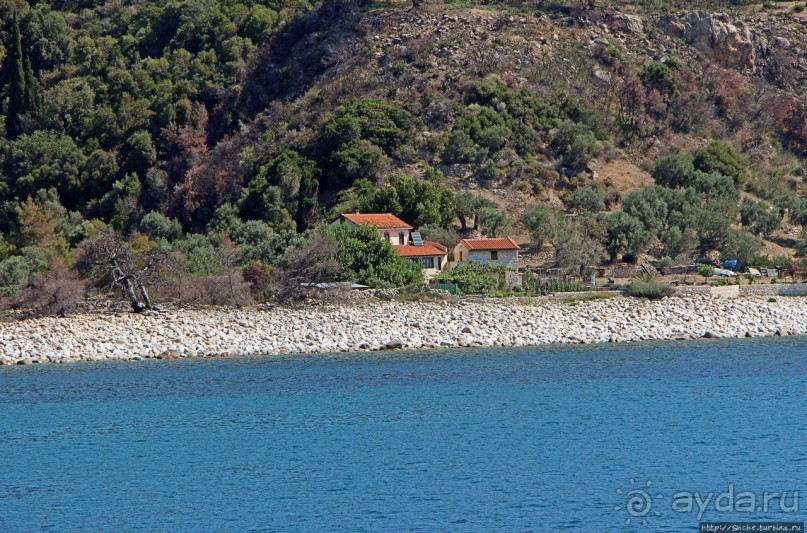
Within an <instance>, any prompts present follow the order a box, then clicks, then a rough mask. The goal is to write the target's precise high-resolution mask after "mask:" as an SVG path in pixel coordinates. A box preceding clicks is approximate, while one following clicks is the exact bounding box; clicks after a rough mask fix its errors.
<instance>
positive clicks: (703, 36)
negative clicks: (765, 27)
mask: <svg viewBox="0 0 807 533" xmlns="http://www.w3.org/2000/svg"><path fill="white" fill-rule="evenodd" d="M662 27H663V28H664V29H665V31H666V32H667V33H668V34H669V35H672V36H674V37H680V38H681V39H683V40H685V41H686V42H688V43H689V44H691V45H692V46H694V47H695V48H696V49H698V50H700V51H701V52H704V53H707V54H710V55H711V56H712V58H713V59H714V60H715V61H717V62H718V63H720V64H721V65H723V66H726V67H733V68H739V69H746V70H751V71H753V70H754V69H755V67H756V53H755V47H754V41H753V38H752V36H751V31H750V30H749V29H748V27H747V26H746V25H745V23H744V22H742V21H738V22H736V23H731V22H729V17H728V15H726V14H725V13H705V12H702V11H696V12H691V13H686V14H685V15H683V16H681V17H676V18H667V19H665V20H664V21H662Z"/></svg>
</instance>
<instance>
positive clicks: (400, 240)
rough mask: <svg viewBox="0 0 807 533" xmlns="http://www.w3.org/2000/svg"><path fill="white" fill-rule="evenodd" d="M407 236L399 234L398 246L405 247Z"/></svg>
mask: <svg viewBox="0 0 807 533" xmlns="http://www.w3.org/2000/svg"><path fill="white" fill-rule="evenodd" d="M405 237H406V236H405V235H404V234H403V233H399V234H398V244H400V245H403V244H405Z"/></svg>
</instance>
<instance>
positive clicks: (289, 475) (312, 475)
mask: <svg viewBox="0 0 807 533" xmlns="http://www.w3.org/2000/svg"><path fill="white" fill-rule="evenodd" d="M805 408H807V338H803V337H801V338H794V337H791V338H773V339H748V340H738V341H726V340H713V341H695V342H680V343H677V342H667V343H643V344H631V345H607V346H586V347H545V348H523V349H506V350H503V349H472V350H471V349H469V350H454V351H451V350H448V351H431V352H388V353H382V354H379V353H373V354H352V355H333V356H301V357H276V356H271V357H244V358H234V359H205V360H171V361H143V362H137V363H133V362H129V363H75V364H70V365H43V366H36V365H32V366H27V367H14V368H11V367H0V530H2V531H30V530H57V531H74V530H104V531H129V530H148V531H153V530H158V531H160V530H163V531H330V530H341V531H381V530H383V531H562V530H569V531H592V532H611V531H614V532H616V531H674V532H680V531H697V525H698V522H699V519H700V520H703V521H729V520H744V521H772V520H776V521H798V522H802V521H804V520H805V514H807V513H806V512H805V510H807V446H806V445H807V411H806V409H805ZM782 492H786V493H787V495H786V497H785V498H784V499H781V498H780V499H778V500H777V499H772V500H771V499H770V494H771V493H778V494H779V495H781V493H782ZM794 492H798V493H800V497H801V498H803V499H804V500H805V501H802V500H801V499H799V500H795V497H794ZM721 493H722V499H719V500H718V501H715V498H717V497H718V496H720V495H721ZM766 493H768V497H769V502H768V506H767V507H768V508H767V509H763V508H762V507H763V497H764V496H765V494H766ZM709 494H711V495H712V498H711V500H710V503H708V504H706V505H704V506H703V507H704V509H705V511H704V513H703V514H702V515H701V516H700V517H699V516H698V515H699V505H698V500H697V499H695V498H696V497H697V498H700V500H701V503H703V502H704V501H709V500H707V498H708V497H709ZM741 494H742V495H743V496H742V498H743V499H742V500H741V499H740V497H739V495H741ZM687 495H688V497H689V498H691V499H690V500H689V501H690V502H694V503H693V508H692V509H691V511H687V510H686V505H684V504H685V503H686V501H687ZM750 496H753V497H754V500H755V501H754V502H753V506H754V511H753V512H748V511H749V506H748V504H749V497H750ZM674 504H675V505H677V507H676V508H674ZM718 504H719V506H718Z"/></svg>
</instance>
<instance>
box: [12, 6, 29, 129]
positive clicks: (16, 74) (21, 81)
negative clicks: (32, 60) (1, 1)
mask: <svg viewBox="0 0 807 533" xmlns="http://www.w3.org/2000/svg"><path fill="white" fill-rule="evenodd" d="M10 45H11V46H10V49H9V51H8V56H7V63H6V68H7V72H8V111H7V112H6V136H7V137H8V138H9V139H16V138H17V137H18V136H19V135H20V133H21V129H22V127H21V124H20V122H21V121H20V117H21V116H22V114H23V113H25V107H26V105H25V104H26V102H25V100H26V93H27V92H28V89H27V88H26V83H25V66H24V60H23V55H22V35H21V34H20V21H19V19H18V17H17V12H16V10H15V11H14V15H13V18H12V20H11V43H10ZM29 95H30V93H29Z"/></svg>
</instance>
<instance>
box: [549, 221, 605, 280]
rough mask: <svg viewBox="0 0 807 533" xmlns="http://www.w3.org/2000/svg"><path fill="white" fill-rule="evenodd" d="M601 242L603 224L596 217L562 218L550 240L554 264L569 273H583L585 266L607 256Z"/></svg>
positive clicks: (603, 234)
mask: <svg viewBox="0 0 807 533" xmlns="http://www.w3.org/2000/svg"><path fill="white" fill-rule="evenodd" d="M603 242H605V224H604V223H603V222H602V221H601V220H599V219H598V218H597V217H593V216H587V217H576V218H575V219H564V220H563V223H562V225H561V227H560V228H558V232H557V234H556V236H555V237H554V240H553V242H552V245H553V246H554V248H555V265H556V266H557V267H558V268H562V269H564V270H566V271H567V272H570V273H575V274H584V273H585V272H584V271H585V270H586V268H587V267H590V266H592V265H598V264H599V263H600V262H601V261H602V260H603V259H605V258H606V257H607V254H606V253H605V247H604V246H603Z"/></svg>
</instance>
